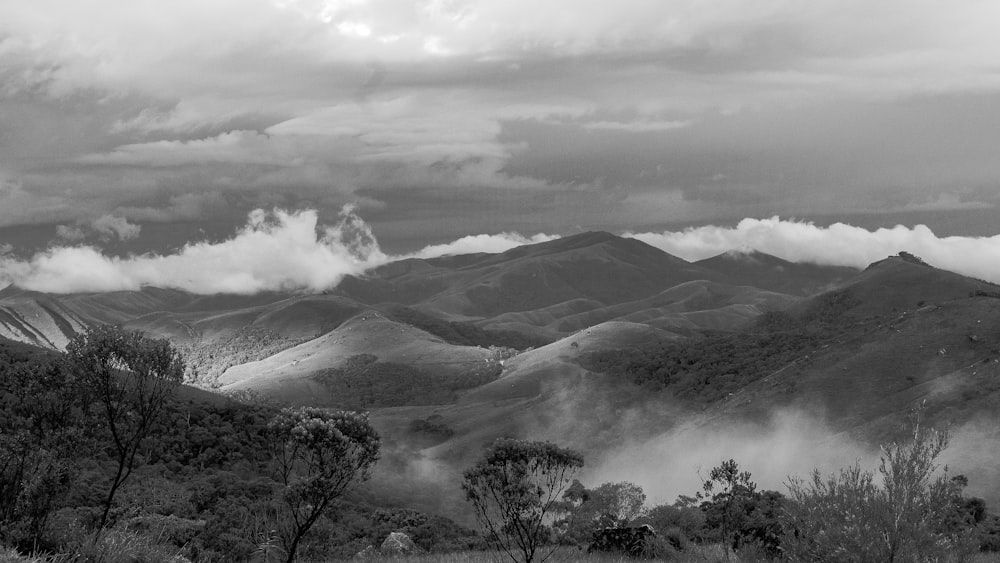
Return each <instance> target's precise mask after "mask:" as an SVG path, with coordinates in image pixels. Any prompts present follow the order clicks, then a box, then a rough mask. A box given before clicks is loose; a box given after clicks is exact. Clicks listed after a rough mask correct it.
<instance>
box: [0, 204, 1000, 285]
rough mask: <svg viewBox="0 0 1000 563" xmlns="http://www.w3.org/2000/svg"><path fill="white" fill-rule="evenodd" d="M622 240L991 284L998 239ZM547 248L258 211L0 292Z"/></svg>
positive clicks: (0, 275)
mask: <svg viewBox="0 0 1000 563" xmlns="http://www.w3.org/2000/svg"><path fill="white" fill-rule="evenodd" d="M109 224H110V222H109ZM128 225H130V226H131V224H128ZM114 226H120V225H118V224H117V223H114ZM135 228H136V229H138V227H137V226H135ZM623 236H626V237H631V238H635V239H638V240H641V241H643V242H645V243H647V244H650V245H652V246H654V247H657V248H659V249H661V250H664V251H666V252H668V253H670V254H673V255H676V256H679V257H681V258H684V259H686V260H691V261H695V260H700V259H703V258H709V257H711V256H715V255H717V254H721V253H724V252H729V251H734V250H735V251H743V250H749V249H753V250H758V251H761V252H765V253H767V254H772V255H774V256H778V257H779V258H784V259H785V260H789V261H791V262H811V263H816V264H826V265H836V266H853V267H857V268H864V267H866V266H867V265H869V264H871V263H872V262H875V261H878V260H881V259H883V258H885V257H887V256H891V255H894V254H897V253H899V252H900V251H907V252H910V253H913V254H916V255H917V256H920V257H921V258H923V259H924V260H925V261H927V262H928V263H929V264H931V265H933V266H936V267H939V268H943V269H946V270H951V271H953V272H957V273H959V274H963V275H968V276H973V277H977V278H980V279H984V280H988V281H991V282H995V283H1000V235H997V236H993V237H964V236H952V237H938V236H937V235H935V234H934V232H933V231H931V229H929V228H928V227H926V226H924V225H916V226H913V227H906V226H903V225H897V226H895V227H892V228H880V229H876V230H868V229H864V228H862V227H856V226H853V225H848V224H844V223H834V224H832V225H830V226H826V227H823V226H817V225H815V224H814V223H810V222H804V221H795V220H786V219H781V218H779V217H771V218H766V219H754V218H747V219H743V220H742V221H740V222H739V223H738V224H737V225H736V226H735V227H720V226H715V225H706V226H701V227H692V228H688V229H685V230H683V231H662V232H645V233H625V234H624V235H623ZM556 238H559V235H551V234H545V233H537V234H534V235H531V236H526V235H522V234H520V233H517V232H501V233H497V234H477V235H468V236H465V237H462V238H459V239H456V240H454V241H452V242H449V243H444V244H435V245H429V246H426V247H424V248H422V249H420V250H418V251H416V252H412V253H408V254H403V255H389V254H386V253H384V252H383V251H382V249H381V248H380V246H379V243H378V240H377V238H376V237H375V235H374V233H373V232H372V229H371V227H370V225H368V224H367V223H366V222H365V221H364V219H362V218H361V217H360V216H358V215H357V214H356V213H355V209H354V207H353V206H350V205H348V206H345V207H344V208H343V209H342V210H341V213H340V216H339V217H338V220H337V222H336V223H335V224H332V225H321V224H320V221H319V214H318V213H317V211H315V210H312V209H306V210H299V211H285V210H281V209H273V210H271V211H266V210H264V209H256V210H254V211H252V212H251V213H250V214H249V215H248V217H247V223H246V225H245V226H244V227H243V228H241V229H240V230H239V231H238V232H236V233H235V234H234V235H233V236H232V237H230V238H229V239H227V240H224V241H221V242H196V243H189V244H187V245H185V246H184V247H183V248H181V249H180V250H179V251H177V252H175V253H173V254H166V255H160V254H142V255H131V256H127V257H116V256H109V255H107V254H104V253H103V252H102V251H101V250H100V249H98V248H96V247H94V246H90V245H84V244H77V245H66V244H63V245H59V246H55V247H52V248H49V249H47V250H45V251H43V252H39V253H37V254H35V255H34V256H32V257H31V258H28V259H20V258H17V257H15V256H13V255H12V254H11V253H10V252H7V253H3V252H0V285H6V284H11V283H12V284H15V285H17V286H18V287H22V288H24V289H29V290H34V291H42V292H48V293H77V292H103V291H128V290H138V289H141V288H142V287H144V286H156V287H169V288H175V289H181V290H185V291H189V292H192V293H198V294H213V293H235V294H252V293H258V292H262V291H308V292H319V291H323V290H327V289H330V288H333V287H336V285H337V284H339V283H340V281H341V280H342V279H343V278H344V276H348V275H362V274H364V273H365V272H367V271H369V270H371V269H373V268H376V267H378V266H381V265H383V264H386V263H388V262H392V261H394V260H401V259H406V258H424V259H426V258H436V257H439V256H447V255H456V254H473V253H500V252H504V251H506V250H510V249H511V248H514V247H517V246H521V245H525V244H537V243H541V242H546V241H550V240H554V239H556Z"/></svg>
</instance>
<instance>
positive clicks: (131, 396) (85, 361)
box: [66, 325, 184, 542]
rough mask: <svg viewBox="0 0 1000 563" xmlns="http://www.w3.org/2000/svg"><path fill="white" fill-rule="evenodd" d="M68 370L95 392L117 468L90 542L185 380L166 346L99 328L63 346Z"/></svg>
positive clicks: (140, 335) (164, 342)
mask: <svg viewBox="0 0 1000 563" xmlns="http://www.w3.org/2000/svg"><path fill="white" fill-rule="evenodd" d="M66 361H67V363H68V366H69V369H70V371H71V372H72V373H73V374H74V375H75V377H76V378H78V379H79V381H80V382H81V383H82V384H83V385H84V387H85V388H87V389H88V390H89V391H90V392H91V393H93V396H94V399H95V401H96V403H97V404H98V408H99V410H100V411H101V416H102V418H103V419H104V423H106V425H107V430H108V432H109V433H110V435H111V442H112V444H113V446H114V451H113V454H114V459H115V461H116V462H117V464H118V467H117V470H116V471H115V475H114V478H113V479H112V481H111V486H110V488H109V490H108V496H107V498H106V499H105V502H104V512H103V514H102V515H101V520H100V522H99V524H98V527H97V533H96V534H95V536H94V541H95V542H96V541H97V537H98V536H99V535H100V533H101V530H103V529H104V527H105V526H106V525H107V522H108V514H109V513H110V511H111V505H112V503H113V502H114V498H115V493H116V492H117V491H118V488H119V487H121V485H122V483H124V482H125V480H126V479H128V477H129V475H131V474H132V470H133V469H134V467H135V465H136V457H137V454H138V453H139V446H140V444H141V443H142V441H143V439H144V438H146V436H147V435H148V434H149V431H150V428H152V426H153V424H154V423H155V422H156V420H157V419H158V418H159V417H160V416H161V415H162V413H163V411H164V407H165V405H166V403H167V400H168V399H169V398H170V396H171V394H172V393H173V392H174V390H175V389H176V387H177V386H178V385H179V384H180V383H181V381H182V380H183V378H184V361H183V359H182V358H181V354H180V352H178V351H177V350H176V349H175V348H174V347H173V346H172V345H171V344H170V342H169V341H167V340H165V339H154V338H149V337H147V336H145V335H144V334H143V333H142V332H140V331H135V330H125V329H123V328H121V327H117V326H110V325H101V326H97V327H93V328H91V329H89V330H87V331H86V332H85V333H82V334H78V335H76V336H75V337H73V339H72V340H70V342H69V344H68V345H67V346H66Z"/></svg>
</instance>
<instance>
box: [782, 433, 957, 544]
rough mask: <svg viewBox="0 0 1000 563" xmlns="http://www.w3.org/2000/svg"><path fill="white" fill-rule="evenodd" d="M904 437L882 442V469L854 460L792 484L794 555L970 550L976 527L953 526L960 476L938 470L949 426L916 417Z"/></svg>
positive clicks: (790, 515)
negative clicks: (925, 423) (931, 425)
mask: <svg viewBox="0 0 1000 563" xmlns="http://www.w3.org/2000/svg"><path fill="white" fill-rule="evenodd" d="M911 436H912V439H911V440H910V441H909V443H907V444H900V443H893V444H890V445H888V446H883V448H882V457H881V463H880V465H879V469H878V473H879V475H880V477H881V483H879V482H877V481H876V479H875V474H874V473H873V472H871V471H866V470H863V469H861V467H860V465H859V464H855V465H853V466H851V467H848V468H846V469H842V470H840V472H839V473H837V474H834V475H831V476H829V477H826V478H824V477H822V476H821V475H820V473H819V471H815V472H813V474H812V477H811V478H810V479H809V480H808V481H802V480H798V479H793V480H791V481H790V482H789V484H788V489H789V493H790V500H791V502H790V503H788V506H787V513H788V519H787V524H788V527H787V531H786V534H785V537H784V541H783V547H784V549H785V552H786V554H788V556H789V557H791V558H792V559H793V560H808V561H829V560H845V559H844V558H845V557H848V556H849V558H848V559H847V560H850V561H858V562H869V561H870V562H873V563H875V562H879V563H881V562H892V561H912V562H918V561H936V560H943V559H945V558H947V557H949V556H951V555H954V554H956V553H961V552H967V551H969V546H970V542H969V536H970V535H971V530H970V529H968V528H965V529H956V528H955V527H954V526H950V525H948V523H950V522H954V518H955V514H956V502H955V499H956V497H959V498H960V493H961V489H960V485H961V481H958V480H953V479H948V478H947V475H946V474H942V475H939V476H937V477H936V478H935V477H934V473H935V472H936V470H937V469H938V464H937V462H936V460H937V458H938V456H939V455H940V454H941V452H942V451H943V450H944V449H945V447H946V446H947V444H948V436H947V434H946V433H942V432H937V431H935V430H931V429H926V428H923V427H922V426H920V424H919V421H915V422H914V424H913V427H912V434H911Z"/></svg>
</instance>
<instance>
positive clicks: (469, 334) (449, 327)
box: [390, 306, 553, 350]
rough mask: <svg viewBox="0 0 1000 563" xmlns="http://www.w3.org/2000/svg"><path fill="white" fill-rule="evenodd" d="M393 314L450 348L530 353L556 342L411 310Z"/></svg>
mask: <svg viewBox="0 0 1000 563" xmlns="http://www.w3.org/2000/svg"><path fill="white" fill-rule="evenodd" d="M390 314H391V315H392V317H393V318H394V319H396V320H397V321H399V322H402V323H406V324H408V325H411V326H415V327H417V328H419V329H420V330H423V331H426V332H429V333H431V334H433V335H434V336H437V337H439V338H441V339H442V340H444V341H445V342H447V343H449V344H455V345H457V346H482V347H483V348H489V347H491V346H495V347H499V348H513V349H515V350H527V349H529V348H539V347H541V346H545V345H546V344H551V343H552V342H553V341H552V340H550V339H547V338H541V337H538V336H533V335H530V334H522V333H520V332H517V331H514V330H495V329H484V328H480V327H478V326H476V325H474V324H472V323H466V322H455V321H445V320H442V319H439V318H437V317H434V316H431V315H428V314H427V313H424V312H421V311H418V310H416V309H412V308H410V307H402V306H398V307H394V308H392V309H391V310H390Z"/></svg>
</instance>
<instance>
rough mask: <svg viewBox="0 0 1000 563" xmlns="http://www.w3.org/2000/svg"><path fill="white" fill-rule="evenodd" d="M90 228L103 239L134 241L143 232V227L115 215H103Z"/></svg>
mask: <svg viewBox="0 0 1000 563" xmlns="http://www.w3.org/2000/svg"><path fill="white" fill-rule="evenodd" d="M90 227H91V228H92V229H94V231H96V232H97V233H98V235H100V236H101V237H103V238H117V239H118V240H130V239H134V238H135V237H137V236H139V231H141V230H142V227H141V226H139V225H136V224H133V223H129V222H128V219H126V218H124V217H118V216H115V215H101V216H100V217H98V218H97V219H94V220H93V221H92V222H91V223H90Z"/></svg>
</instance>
